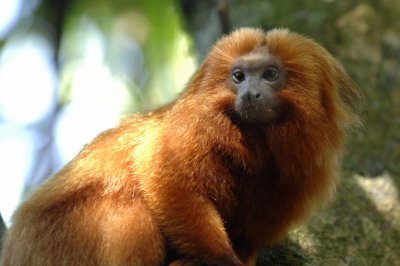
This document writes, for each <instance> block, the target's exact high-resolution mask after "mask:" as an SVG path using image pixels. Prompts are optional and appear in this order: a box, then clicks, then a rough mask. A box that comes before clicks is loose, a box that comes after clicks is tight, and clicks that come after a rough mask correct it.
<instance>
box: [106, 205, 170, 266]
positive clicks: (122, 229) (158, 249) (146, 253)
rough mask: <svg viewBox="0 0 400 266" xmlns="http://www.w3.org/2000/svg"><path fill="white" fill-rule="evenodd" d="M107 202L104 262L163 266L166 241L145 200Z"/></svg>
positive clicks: (108, 263)
mask: <svg viewBox="0 0 400 266" xmlns="http://www.w3.org/2000/svg"><path fill="white" fill-rule="evenodd" d="M113 201H114V199H113V200H111V202H109V203H108V202H105V203H104V206H103V207H104V209H103V210H101V212H103V211H104V213H102V214H101V215H100V217H104V218H103V220H102V221H100V224H101V225H100V226H99V228H101V231H102V232H101V233H102V234H103V235H104V239H103V244H102V248H103V249H104V253H103V256H104V258H103V260H104V261H107V265H110V266H114V265H120V266H125V265H131V266H153V265H154V266H159V265H161V264H162V262H163V260H164V257H165V240H164V237H163V236H162V235H161V232H160V230H159V227H158V225H157V224H156V222H155V220H154V219H153V217H152V216H151V214H150V211H149V209H148V208H147V206H146V205H145V204H144V202H143V201H142V200H141V199H134V200H132V201H122V202H121V200H118V199H115V202H113Z"/></svg>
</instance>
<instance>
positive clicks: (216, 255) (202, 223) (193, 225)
mask: <svg viewBox="0 0 400 266" xmlns="http://www.w3.org/2000/svg"><path fill="white" fill-rule="evenodd" d="M158 185H161V184H158ZM159 189H160V190H159V191H156V192H154V191H152V193H144V194H146V195H147V197H146V201H148V205H149V206H151V208H152V210H153V212H154V214H155V216H156V217H157V220H158V222H159V224H160V226H161V228H162V231H163V233H164V234H165V235H166V236H167V237H168V238H169V239H170V241H171V245H172V247H173V248H174V249H175V250H176V251H177V252H178V253H180V255H181V256H184V257H185V258H187V259H185V260H186V261H185V262H179V263H180V264H176V265H220V266H223V265H226V266H228V265H229V266H237V265H243V264H242V263H241V262H240V260H239V259H238V258H237V257H236V255H235V253H234V251H233V249H232V247H231V243H230V241H229V238H228V236H227V234H226V232H225V229H224V226H223V223H222V220H221V217H220V216H219V214H218V212H217V211H216V210H215V208H214V206H213V205H212V204H211V203H210V202H209V201H208V200H207V199H206V198H205V197H202V196H200V195H197V194H196V193H193V192H190V191H187V190H185V189H178V190H177V191H172V190H170V189H164V190H162V191H161V187H159ZM191 258H193V259H192V260H193V261H192V260H191ZM195 261H197V262H199V263H195ZM176 263H178V262H176ZM193 263H195V264H193Z"/></svg>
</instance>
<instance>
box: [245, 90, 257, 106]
mask: <svg viewBox="0 0 400 266" xmlns="http://www.w3.org/2000/svg"><path fill="white" fill-rule="evenodd" d="M241 98H242V101H243V103H244V104H246V105H247V104H250V105H251V104H255V103H256V102H257V101H259V100H261V93H259V92H256V91H247V92H246V93H244V94H243V95H242V97H241Z"/></svg>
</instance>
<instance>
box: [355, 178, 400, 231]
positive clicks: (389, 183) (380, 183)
mask: <svg viewBox="0 0 400 266" xmlns="http://www.w3.org/2000/svg"><path fill="white" fill-rule="evenodd" d="M355 179H356V181H357V183H358V185H359V186H360V187H361V188H362V189H363V191H364V193H365V195H366V196H367V197H368V199H369V200H370V201H371V202H372V203H374V205H375V208H376V210H377V211H379V212H380V213H381V215H382V217H384V218H385V220H386V222H387V223H388V224H390V225H391V226H392V227H394V228H397V229H398V230H400V201H399V192H398V190H397V187H396V184H395V183H394V181H393V178H392V177H391V176H390V175H389V174H387V173H385V174H383V175H381V176H378V177H375V178H366V177H362V176H359V175H357V176H355Z"/></svg>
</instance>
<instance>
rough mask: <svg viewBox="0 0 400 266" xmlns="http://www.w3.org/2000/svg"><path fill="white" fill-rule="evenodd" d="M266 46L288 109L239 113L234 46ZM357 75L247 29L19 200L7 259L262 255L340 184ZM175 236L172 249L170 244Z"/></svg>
mask: <svg viewBox="0 0 400 266" xmlns="http://www.w3.org/2000/svg"><path fill="white" fill-rule="evenodd" d="M263 46H266V47H267V48H268V51H269V53H270V54H272V55H273V56H274V57H276V58H279V60H280V61H281V62H282V64H283V66H284V68H285V69H286V71H287V80H286V84H285V86H284V88H283V89H281V90H279V91H277V92H276V95H277V96H278V97H279V99H281V100H282V101H284V102H285V103H286V104H287V106H289V107H290V112H289V115H288V117H287V118H286V119H285V120H284V121H283V122H282V123H276V124H274V123H272V124H266V125H258V126H254V127H253V126H243V127H242V126H240V125H238V124H237V123H235V122H234V121H232V119H231V118H230V117H229V115H227V112H228V111H229V110H230V109H231V106H232V104H233V101H234V99H235V93H233V91H232V90H231V89H230V88H229V83H228V82H227V78H228V77H229V76H230V71H231V67H232V64H233V62H234V60H235V59H236V58H238V57H241V56H243V55H246V54H248V53H250V52H252V51H253V50H255V49H257V48H258V47H263ZM359 98H360V97H359V92H358V90H357V87H356V86H355V85H354V84H353V83H352V82H351V81H350V79H349V78H348V77H347V75H346V74H345V72H344V71H343V69H342V67H341V66H340V65H339V63H338V62H337V61H336V60H335V59H334V58H333V57H332V56H331V55H329V53H328V52H327V51H326V50H325V49H323V48H322V47H321V46H319V45H318V44H316V43H315V42H313V41H312V40H310V39H307V38H305V37H303V36H301V35H298V34H295V33H291V32H289V31H286V30H273V31H270V32H267V33H264V32H263V31H261V30H257V29H241V30H238V31H235V32H233V33H232V34H231V35H228V36H226V37H224V38H222V39H221V40H220V41H218V42H217V44H216V45H215V46H214V48H213V49H212V50H211V52H210V54H209V55H208V57H207V58H206V59H205V61H204V63H203V64H202V66H201V67H200V69H199V70H198V71H197V72H196V74H195V75H194V76H193V78H192V80H191V81H190V82H189V84H188V86H187V89H186V90H185V91H184V92H183V94H182V95H181V96H180V97H179V98H178V99H177V100H176V102H174V103H173V104H170V105H168V106H166V107H164V108H162V109H160V110H158V111H155V112H154V113H149V114H147V115H143V116H132V117H130V118H129V119H126V120H125V121H124V122H122V123H121V124H120V125H119V126H118V127H116V128H113V129H110V130H108V131H106V132H104V133H102V134H101V135H99V136H98V137H97V138H96V139H95V140H94V141H93V142H92V143H90V144H89V145H87V146H86V147H85V148H84V149H83V150H82V151H81V152H80V154H79V155H78V156H77V157H76V158H75V159H73V160H72V161H71V162H70V163H69V164H68V165H67V166H65V167H64V169H62V170H61V171H60V172H59V173H57V174H56V175H55V176H53V177H52V178H51V179H49V180H48V181H47V182H45V183H44V184H43V185H42V186H40V187H39V188H38V189H37V190H36V191H35V192H34V193H33V194H32V195H31V196H30V197H28V199H27V200H26V201H25V202H24V203H23V204H22V206H20V208H19V209H18V210H17V211H16V213H15V216H14V220H13V225H12V228H11V229H10V231H9V233H8V236H7V238H6V241H5V245H4V252H3V256H2V259H3V260H2V265H13V266H16V265H161V264H162V263H163V262H164V260H165V257H166V256H167V253H169V252H170V251H171V250H172V253H173V254H174V255H173V258H171V257H170V260H172V262H171V264H170V265H200V264H201V265H243V264H245V265H255V261H256V257H257V254H258V252H259V251H260V250H261V249H262V248H263V247H265V246H270V245H273V244H275V243H276V242H277V241H279V240H280V239H282V238H283V237H284V236H285V234H286V233H287V231H288V230H289V229H290V226H291V225H293V224H294V223H296V222H298V221H300V220H301V219H303V218H304V217H306V216H307V215H308V214H309V212H310V211H311V210H312V209H313V208H314V206H316V205H318V204H319V203H320V202H322V201H324V200H326V199H328V198H330V197H331V195H332V193H333V192H334V190H335V186H336V180H337V176H338V174H339V168H340V159H341V156H342V148H343V142H344V137H345V133H346V132H345V131H346V128H347V127H348V126H350V125H352V124H354V122H356V120H357V115H356V113H357V112H356V108H357V101H358V99H359ZM167 250H168V251H167Z"/></svg>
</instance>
